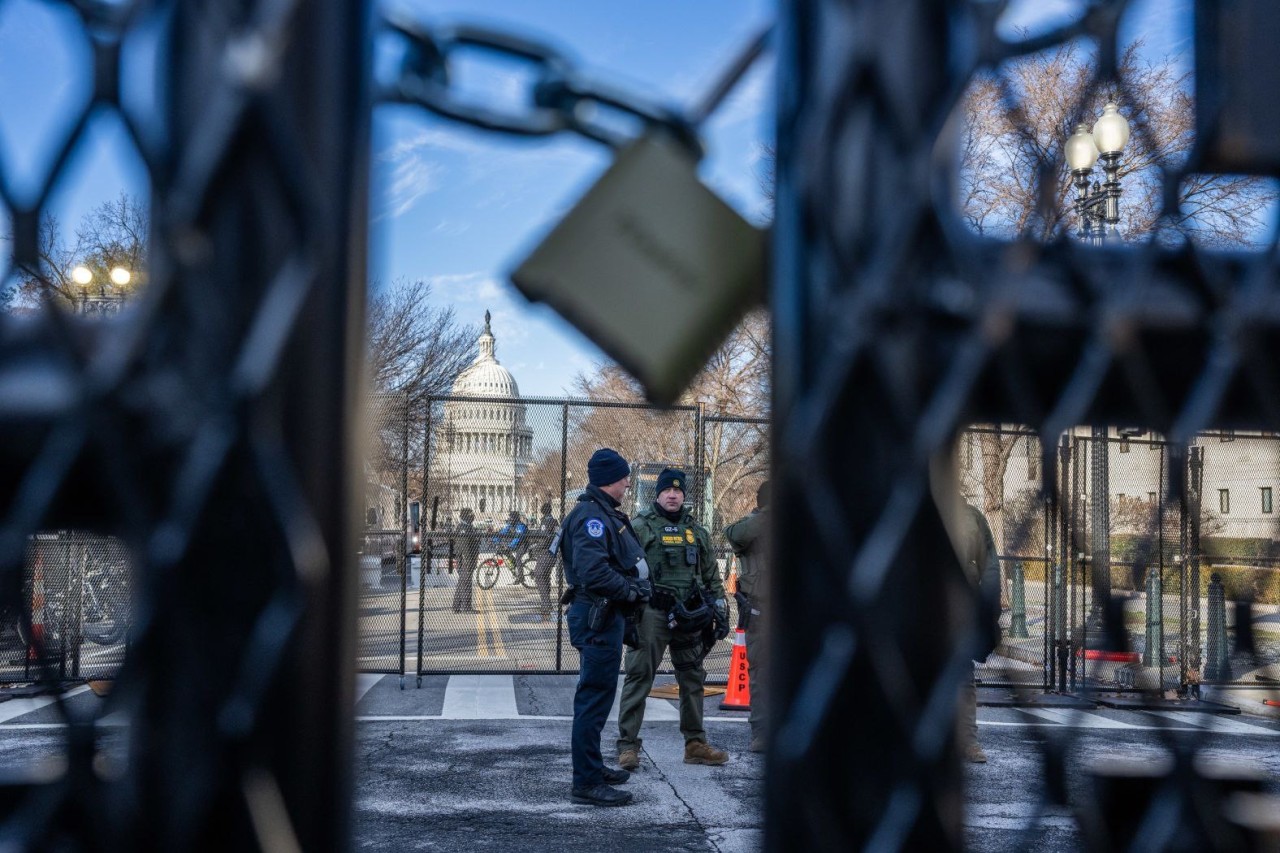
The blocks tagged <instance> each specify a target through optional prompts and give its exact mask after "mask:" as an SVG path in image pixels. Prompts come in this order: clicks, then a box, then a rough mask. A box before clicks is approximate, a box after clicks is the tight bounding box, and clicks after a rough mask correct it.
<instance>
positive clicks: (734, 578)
mask: <svg viewBox="0 0 1280 853" xmlns="http://www.w3.org/2000/svg"><path fill="white" fill-rule="evenodd" d="M724 591H725V592H727V593H729V595H733V594H734V593H736V592H737V591H738V561H737V559H735V558H731V559H730V560H729V579H728V580H727V581H725V582H724Z"/></svg>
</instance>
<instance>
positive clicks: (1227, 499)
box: [1218, 489, 1231, 515]
mask: <svg viewBox="0 0 1280 853" xmlns="http://www.w3.org/2000/svg"><path fill="white" fill-rule="evenodd" d="M1218 512H1220V513H1222V514H1223V515H1226V514H1227V513H1229V512H1231V490H1230V489H1218Z"/></svg>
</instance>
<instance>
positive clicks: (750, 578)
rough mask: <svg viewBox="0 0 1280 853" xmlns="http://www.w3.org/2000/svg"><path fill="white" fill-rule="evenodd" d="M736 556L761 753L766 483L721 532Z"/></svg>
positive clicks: (754, 743)
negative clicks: (753, 504) (743, 513)
mask: <svg viewBox="0 0 1280 853" xmlns="http://www.w3.org/2000/svg"><path fill="white" fill-rule="evenodd" d="M724 538H725V539H727V540H729V545H730V546H731V547H732V548H733V553H734V554H736V555H737V556H738V591H737V592H736V593H735V594H734V598H736V599H737V601H738V625H739V626H740V627H741V628H742V629H743V630H744V631H745V632H746V635H747V636H746V641H747V667H748V669H747V671H748V673H749V675H750V678H751V719H750V722H751V746H750V750H751V751H752V752H764V751H765V747H766V743H767V736H768V723H767V720H768V717H767V715H766V712H765V701H766V699H767V698H768V697H767V696H766V687H765V677H766V673H767V672H768V665H767V662H766V659H765V625H766V619H767V618H768V612H769V607H768V603H767V598H768V592H769V581H768V578H769V570H768V566H769V481H768V480H766V481H765V482H763V483H761V484H760V488H759V489H757V490H756V508H755V509H754V510H752V511H751V513H750V514H749V515H746V516H743V517H742V518H740V519H738V520H737V521H735V522H734V523H733V524H730V525H729V526H728V527H726V528H725V529H724Z"/></svg>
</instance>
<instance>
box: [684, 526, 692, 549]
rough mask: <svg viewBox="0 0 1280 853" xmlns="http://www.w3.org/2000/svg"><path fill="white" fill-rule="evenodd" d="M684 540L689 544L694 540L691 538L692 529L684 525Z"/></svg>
mask: <svg viewBox="0 0 1280 853" xmlns="http://www.w3.org/2000/svg"><path fill="white" fill-rule="evenodd" d="M684 541H686V542H688V543H689V544H690V545H692V544H693V541H694V540H693V530H692V529H690V528H688V527H686V528H685V530H684Z"/></svg>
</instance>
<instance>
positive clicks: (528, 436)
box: [431, 311, 537, 525]
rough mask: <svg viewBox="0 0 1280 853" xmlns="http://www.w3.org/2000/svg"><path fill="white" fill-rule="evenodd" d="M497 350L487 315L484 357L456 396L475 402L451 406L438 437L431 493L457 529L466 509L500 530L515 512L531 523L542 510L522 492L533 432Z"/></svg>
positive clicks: (464, 376)
mask: <svg viewBox="0 0 1280 853" xmlns="http://www.w3.org/2000/svg"><path fill="white" fill-rule="evenodd" d="M494 344H495V339H494V336H493V329H492V328H491V326H490V315H489V312H488V311H486V312H485V313H484V331H483V332H481V333H480V338H479V339H478V341H477V347H478V350H479V351H478V353H477V354H476V357H475V360H474V361H472V362H471V364H470V365H469V366H468V367H467V368H466V369H465V370H463V371H462V373H460V374H459V375H458V378H457V380H456V381H455V382H454V383H453V390H452V391H451V392H450V394H451V396H453V397H467V398H470V399H468V400H450V401H449V402H447V403H445V404H444V419H443V422H442V423H441V425H440V427H439V428H438V431H437V432H436V435H437V442H438V443H437V445H436V449H435V452H434V458H433V461H432V465H431V469H432V470H431V490H432V492H434V493H436V494H438V495H439V496H440V498H441V500H440V503H441V505H442V506H441V511H442V515H444V516H445V517H447V518H448V519H449V520H450V521H452V522H453V523H457V520H458V511H459V510H461V509H462V508H463V507H470V508H471V509H472V510H473V511H474V512H475V514H476V522H477V523H478V524H479V523H483V522H486V521H490V522H493V523H494V524H495V525H501V524H502V523H503V522H504V521H505V520H506V517H507V514H508V513H509V512H510V511H511V510H513V509H514V510H517V511H519V512H520V514H521V515H523V516H524V517H525V518H526V519H527V518H528V516H529V515H530V514H531V513H533V512H534V511H536V509H537V506H536V503H537V502H536V500H535V499H534V498H532V497H530V496H527V495H523V494H522V493H521V488H520V487H521V483H522V482H523V481H524V479H525V476H526V474H527V473H528V470H529V465H530V462H531V460H532V456H533V429H532V428H530V427H529V426H528V424H527V423H526V422H525V406H524V404H523V403H521V402H519V398H520V388H519V386H518V385H516V380H515V377H513V376H512V375H511V372H510V371H509V370H507V369H506V368H505V367H503V366H502V365H501V364H500V363H499V362H498V357H497V355H496V354H495V346H494ZM483 398H491V399H492V400H494V402H488V401H487V400H485V399H483ZM499 401H501V402H499ZM482 507H483V508H482Z"/></svg>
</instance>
